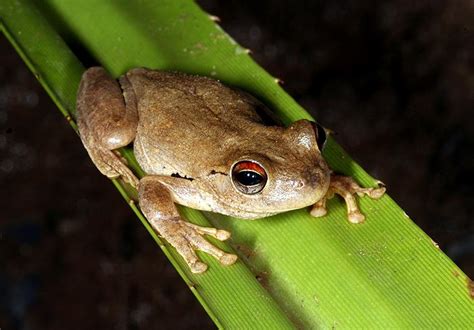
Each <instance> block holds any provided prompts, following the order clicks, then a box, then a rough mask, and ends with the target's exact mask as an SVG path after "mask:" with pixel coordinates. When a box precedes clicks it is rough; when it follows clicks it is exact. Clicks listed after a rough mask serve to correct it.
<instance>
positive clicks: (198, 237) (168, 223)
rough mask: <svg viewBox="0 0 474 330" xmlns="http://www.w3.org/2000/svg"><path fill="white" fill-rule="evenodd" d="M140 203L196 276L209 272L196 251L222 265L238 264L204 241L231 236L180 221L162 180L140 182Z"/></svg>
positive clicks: (149, 177) (233, 258)
mask: <svg viewBox="0 0 474 330" xmlns="http://www.w3.org/2000/svg"><path fill="white" fill-rule="evenodd" d="M168 179H169V178H168ZM138 200H139V204H140V209H141V210H142V212H143V214H145V216H146V218H147V219H148V221H150V223H151V224H152V226H153V227H154V228H155V230H156V231H158V233H159V234H160V235H161V236H162V237H163V238H164V239H166V240H167V241H168V242H169V243H170V244H171V245H172V246H173V247H174V248H175V249H176V250H177V251H178V253H179V254H180V255H181V256H182V257H183V258H184V260H185V261H186V263H187V264H188V265H189V267H190V268H191V271H192V272H193V273H202V272H204V271H206V269H207V265H206V264H205V263H203V262H201V261H200V260H199V258H198V257H197V255H196V252H195V250H201V251H204V252H206V253H208V254H210V255H212V256H214V257H215V258H216V259H218V260H219V261H220V262H221V263H222V264H223V265H231V264H233V263H234V262H235V261H236V260H237V256H236V255H234V254H229V253H225V252H224V251H222V250H220V249H218V248H217V247H215V246H214V245H212V244H211V243H209V242H208V241H206V240H205V239H204V237H203V235H210V236H212V237H215V238H217V239H218V240H220V241H224V240H226V239H228V238H229V237H230V233H229V232H227V231H225V230H220V229H216V228H208V227H201V226H197V225H194V224H191V223H189V222H187V221H184V220H183V219H181V216H180V215H179V213H178V210H177V208H176V205H175V203H174V200H173V197H172V195H171V193H170V191H169V190H168V189H167V188H166V186H165V185H163V184H162V183H161V182H160V176H146V177H144V178H143V179H141V180H140V183H139V189H138Z"/></svg>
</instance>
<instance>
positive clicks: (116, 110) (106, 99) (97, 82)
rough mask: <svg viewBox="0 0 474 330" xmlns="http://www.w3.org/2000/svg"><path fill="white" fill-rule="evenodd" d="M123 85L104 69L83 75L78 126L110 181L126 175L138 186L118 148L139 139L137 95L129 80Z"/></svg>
mask: <svg viewBox="0 0 474 330" xmlns="http://www.w3.org/2000/svg"><path fill="white" fill-rule="evenodd" d="M120 84H121V85H122V88H123V91H122V88H120V85H119V84H118V83H117V82H116V81H115V80H114V79H112V78H111V77H110V76H109V75H108V74H107V72H106V71H105V70H104V69H103V68H100V67H93V68H90V69H88V70H87V71H86V72H85V73H84V74H83V76H82V79H81V83H80V86H79V91H78V95H77V124H78V128H79V133H80V136H81V140H82V142H83V144H84V146H85V148H86V150H87V152H88V153H89V156H90V157H91V159H92V161H93V162H94V164H95V165H96V166H97V168H98V169H99V170H100V172H101V173H102V174H104V175H106V176H107V177H109V178H116V177H119V176H122V177H123V179H124V180H125V181H127V182H129V183H130V184H131V185H133V186H134V187H137V186H138V179H137V178H136V177H135V175H134V174H133V173H132V171H131V170H130V169H129V168H128V167H127V165H126V164H125V163H124V160H123V159H122V158H121V157H120V155H119V154H118V153H116V152H113V150H114V149H117V148H120V147H124V146H126V145H127V144H129V143H130V142H131V141H133V139H134V138H135V134H136V130H137V125H138V113H137V106H136V100H135V95H134V93H133V90H132V88H131V86H130V83H129V82H128V80H127V79H126V78H125V77H122V78H121V79H120Z"/></svg>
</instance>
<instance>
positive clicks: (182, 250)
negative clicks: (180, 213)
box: [157, 219, 237, 273]
mask: <svg viewBox="0 0 474 330" xmlns="http://www.w3.org/2000/svg"><path fill="white" fill-rule="evenodd" d="M157 227H159V229H158V230H159V232H160V234H161V235H162V236H163V237H164V238H165V239H166V240H167V241H168V242H169V243H170V244H171V245H172V246H173V247H174V248H175V249H176V250H177V251H178V253H179V254H180V255H181V256H182V257H183V258H184V260H185V261H186V263H187V264H188V266H189V268H190V269H191V271H192V272H193V273H202V272H205V271H206V269H207V265H206V264H205V263H203V262H201V261H200V260H199V258H198V256H197V255H196V252H195V250H200V251H204V252H206V253H208V254H210V255H212V256H213V257H215V258H216V259H217V260H219V261H220V263H221V264H223V265H226V266H227V265H232V264H233V263H235V262H236V261H237V256H236V255H235V254H230V253H226V252H224V251H222V250H221V249H219V248H217V247H215V246H214V245H212V244H211V243H209V242H208V241H206V239H205V238H204V237H203V235H209V236H212V237H214V238H216V239H218V240H220V241H224V240H226V239H228V238H229V237H230V233H229V232H228V231H226V230H221V229H216V228H209V227H201V226H197V225H194V224H192V223H189V222H186V221H183V220H180V219H173V220H167V221H163V222H162V223H161V224H160V225H159V226H157Z"/></svg>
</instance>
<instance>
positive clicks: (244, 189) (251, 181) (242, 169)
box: [232, 160, 267, 195]
mask: <svg viewBox="0 0 474 330" xmlns="http://www.w3.org/2000/svg"><path fill="white" fill-rule="evenodd" d="M232 182H233V183H234V187H235V188H236V189H237V190H238V191H240V192H241V193H243V194H246V195H253V194H256V193H259V192H260V191H262V189H263V187H265V184H266V183H267V173H266V172H265V170H264V168H263V167H262V166H260V165H259V164H257V163H256V162H253V161H250V160H243V161H240V162H238V163H236V164H235V165H234V167H233V168H232Z"/></svg>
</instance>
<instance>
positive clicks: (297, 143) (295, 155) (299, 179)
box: [209, 120, 330, 219]
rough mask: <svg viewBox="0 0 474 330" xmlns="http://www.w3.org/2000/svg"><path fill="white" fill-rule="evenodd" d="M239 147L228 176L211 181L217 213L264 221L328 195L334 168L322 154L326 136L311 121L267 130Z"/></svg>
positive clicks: (235, 151) (302, 121) (230, 165)
mask: <svg viewBox="0 0 474 330" xmlns="http://www.w3.org/2000/svg"><path fill="white" fill-rule="evenodd" d="M246 140H247V141H246V142H242V143H240V144H239V148H238V150H234V151H233V156H232V157H233V161H232V162H229V164H227V165H226V170H227V171H228V172H227V175H226V177H225V178H224V177H222V176H221V177H219V178H218V179H217V180H215V181H214V180H212V181H210V182H209V183H210V184H211V185H213V186H214V187H213V190H214V191H215V192H216V194H215V197H216V198H217V199H218V202H217V203H218V204H220V207H219V210H218V212H220V213H224V214H228V215H232V216H236V217H240V218H247V219H253V218H261V217H265V216H268V215H272V214H276V213H281V212H285V211H289V210H294V209H299V208H302V207H305V206H309V205H312V204H314V203H316V202H317V201H318V200H320V199H321V198H322V197H324V195H325V194H326V192H327V190H328V187H329V180H330V170H329V168H328V165H327V163H326V161H325V160H324V159H323V157H322V155H321V151H320V150H321V149H322V147H323V145H324V143H325V140H326V132H325V131H324V129H323V128H322V127H321V126H319V125H317V124H316V123H313V122H310V121H308V120H300V121H297V122H295V123H294V124H293V125H291V126H290V127H288V128H277V127H269V128H268V131H266V132H264V133H262V132H261V131H260V132H259V133H258V135H256V136H253V137H252V138H249V139H246ZM229 159H231V157H229Z"/></svg>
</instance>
